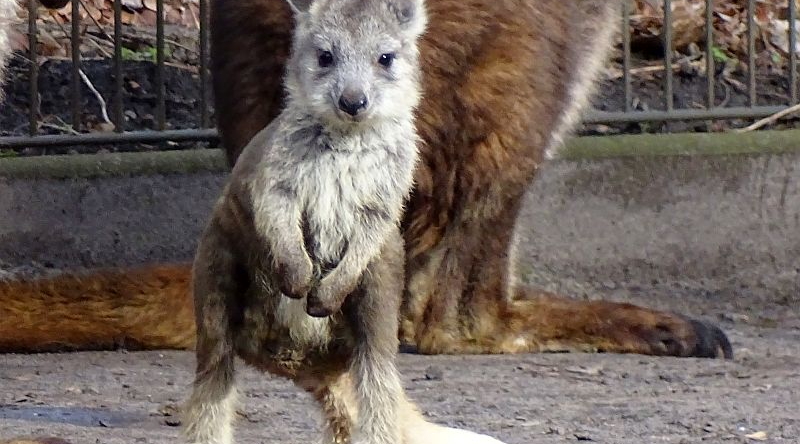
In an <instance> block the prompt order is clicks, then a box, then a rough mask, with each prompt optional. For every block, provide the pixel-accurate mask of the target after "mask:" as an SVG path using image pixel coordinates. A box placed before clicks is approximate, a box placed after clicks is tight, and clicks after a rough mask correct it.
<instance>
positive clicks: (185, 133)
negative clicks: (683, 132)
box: [0, 0, 798, 148]
mask: <svg viewBox="0 0 800 444" xmlns="http://www.w3.org/2000/svg"><path fill="white" fill-rule="evenodd" d="M705 1H706V7H705V11H706V12H705V43H704V45H705V48H703V51H704V59H705V64H706V66H705V71H706V73H710V74H711V75H708V74H707V75H706V85H705V88H706V100H705V104H704V107H703V108H702V109H698V108H696V107H693V108H686V107H676V106H675V103H674V99H673V93H674V74H673V64H674V62H675V61H674V60H673V56H672V55H673V48H672V31H673V29H672V24H673V23H672V3H673V2H672V1H671V0H663V14H664V27H663V39H662V41H663V45H664V48H663V54H664V56H663V79H662V86H663V95H664V103H663V105H664V106H663V108H662V109H648V110H636V109H634V107H633V101H634V100H633V98H634V91H633V88H632V78H633V77H632V74H631V72H632V71H631V61H632V55H631V54H632V53H631V34H630V14H631V11H630V4H629V2H626V4H625V7H624V8H623V12H622V17H621V21H620V23H621V25H622V31H623V32H622V68H623V69H622V85H623V87H622V92H621V94H622V95H624V100H623V104H624V105H623V106H622V107H621V109H619V110H606V111H600V110H598V109H592V110H590V111H589V112H588V113H587V114H586V115H585V118H584V123H587V124H615V123H616V124H619V123H626V122H659V121H660V122H667V121H675V120H683V121H686V120H712V119H723V120H724V119H738V118H758V117H764V116H769V115H772V114H774V113H777V112H780V111H782V110H786V109H787V107H789V106H792V105H795V104H797V103H798V90H797V72H796V64H797V55H796V51H795V48H796V43H797V41H796V40H797V36H796V31H795V21H796V14H797V11H796V5H795V2H794V1H793V0H790V1H789V4H788V8H789V9H788V19H787V20H788V23H789V26H788V34H789V35H788V39H789V48H790V51H789V69H788V74H787V76H788V79H787V83H788V86H787V100H786V103H785V104H771V105H759V104H758V103H757V95H756V91H757V89H756V88H757V80H756V66H755V63H756V62H755V42H756V32H757V31H756V26H755V23H754V15H755V14H754V13H755V8H756V3H757V1H756V0H746V1H747V12H748V14H747V17H748V20H747V33H746V35H747V45H748V60H747V67H748V69H747V81H746V88H747V101H746V104H744V105H743V106H727V105H724V106H719V105H718V104H717V103H715V102H716V100H715V97H716V95H715V87H716V86H715V81H716V80H715V75H713V73H714V72H715V69H716V67H715V60H714V55H713V54H712V52H713V47H714V30H713V26H712V20H713V18H714V16H713V14H714V11H713V5H714V0H705ZM82 7H85V5H84V4H83V3H82V0H71V8H72V16H71V17H72V19H71V23H70V24H71V28H70V29H71V36H70V40H71V68H70V69H71V86H70V100H69V103H66V104H64V106H69V107H70V112H69V114H70V117H71V122H68V123H69V125H70V126H71V131H69V133H68V134H67V133H62V134H42V131H41V125H40V92H41V91H40V90H39V65H38V63H36V62H35V61H36V60H37V57H38V56H39V54H37V42H38V32H37V14H38V2H37V1H36V0H30V1H29V2H28V9H27V12H28V45H29V51H28V54H27V55H26V56H27V59H28V60H27V62H28V63H27V64H28V68H27V69H28V77H29V81H28V83H29V91H28V93H29V96H28V103H27V106H28V110H27V114H28V115H27V125H26V126H27V128H26V129H27V131H25V134H12V135H8V136H2V137H0V148H22V147H53V146H74V145H97V144H120V143H157V142H163V141H174V142H179V141H185V142H187V141H213V140H215V139H216V138H217V132H216V129H215V128H214V127H213V125H212V121H211V113H212V110H211V100H210V97H211V88H210V84H209V72H208V65H209V57H208V55H209V50H208V23H209V11H208V0H199V21H200V26H199V40H198V43H197V48H196V50H197V52H198V54H199V57H198V59H199V71H198V75H199V78H200V94H199V95H200V97H199V110H197V113H199V122H198V124H197V125H195V127H192V128H184V129H167V127H168V125H167V119H166V114H167V109H166V107H167V102H166V98H165V87H164V72H165V44H166V43H165V33H164V29H165V20H164V0H157V2H156V17H157V20H156V44H155V60H154V63H155V75H154V80H153V81H154V84H155V91H156V93H155V94H156V106H155V113H154V118H153V124H152V128H149V129H136V130H129V129H127V128H126V123H125V111H126V110H125V109H124V106H123V94H124V91H123V64H124V63H126V62H125V60H123V57H122V55H123V25H122V20H121V17H122V12H123V5H122V2H121V0H116V1H114V3H113V7H114V24H113V37H112V36H110V35H109V38H111V39H113V69H112V76H111V77H112V78H113V92H112V93H111V94H110V97H111V100H110V102H111V103H110V106H109V107H108V108H109V109H110V112H108V113H105V110H106V107H105V106H104V108H103V109H104V114H106V115H107V117H106V118H107V119H108V120H109V121H110V122H111V123H113V131H104V132H97V131H94V132H93V131H88V130H86V129H85V128H83V125H82V118H83V109H82V106H81V103H82V98H83V95H85V94H92V93H96V91H87V87H86V86H87V85H88V83H87V82H86V79H85V74H84V72H83V71H82V69H81V68H82V63H83V61H82V59H81V50H80V43H81V20H80V14H79V12H80V8H82ZM88 89H91V88H88ZM0 130H4V131H6V132H8V128H0ZM18 133H19V131H18Z"/></svg>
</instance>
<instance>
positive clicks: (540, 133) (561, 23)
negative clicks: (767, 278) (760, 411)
mask: <svg viewBox="0 0 800 444" xmlns="http://www.w3.org/2000/svg"><path fill="white" fill-rule="evenodd" d="M512 4H513V6H512ZM505 5H506V6H509V8H507V9H502V8H500V7H497V8H494V9H489V11H491V13H490V14H493V15H491V17H490V18H489V17H487V16H486V15H487V13H486V11H477V10H476V9H473V8H476V7H475V5H474V4H465V5H463V6H460V5H456V4H454V3H453V2H448V1H438V2H437V1H432V2H431V8H430V16H431V21H430V29H429V34H428V35H429V36H432V37H433V36H435V39H434V38H431V39H430V40H427V41H426V42H425V43H427V45H425V46H423V47H422V54H423V56H424V58H423V63H422V66H423V67H427V68H429V71H428V76H427V77H426V83H425V84H426V94H428V96H429V97H435V98H436V99H435V100H431V101H428V103H427V104H426V105H428V106H427V107H426V108H423V110H422V111H421V112H420V113H419V122H420V132H421V134H423V135H425V137H426V142H427V148H428V149H427V150H426V151H424V152H423V159H424V162H423V167H422V168H420V169H419V170H418V172H417V189H416V190H415V193H414V195H413V196H412V201H411V203H410V205H409V211H408V213H407V215H406V216H407V217H406V221H405V222H406V224H405V227H406V231H405V235H406V240H407V245H408V261H409V262H408V282H407V288H406V297H405V301H404V305H403V309H402V315H403V318H402V326H401V339H402V341H403V343H404V344H405V345H406V346H408V347H409V348H416V349H417V350H418V351H420V352H423V353H511V352H526V351H545V350H583V351H596V350H601V351H608V352H619V353H644V354H653V355H676V356H702V357H712V356H717V355H720V354H722V355H725V356H726V357H728V356H730V354H731V350H730V344H729V343H728V340H727V338H726V337H725V335H724V334H723V333H722V332H721V331H720V330H719V329H718V328H716V327H714V326H710V325H708V324H704V323H702V322H697V321H693V320H691V319H687V318H684V317H682V316H678V315H674V314H670V313H664V312H658V311H654V310H650V309H647V308H643V307H637V306H634V305H630V304H618V303H612V302H606V301H594V302H588V301H579V300H574V299H569V298H564V297H559V296H557V295H551V294H546V293H543V292H540V291H537V290H535V289H531V288H525V287H521V286H515V285H514V279H513V278H514V267H513V265H514V263H513V262H514V257H513V256H514V251H513V241H514V239H513V237H514V236H513V231H514V227H515V223H516V219H517V216H518V211H519V208H520V205H521V199H522V197H523V194H524V191H525V188H526V187H527V186H528V184H529V183H530V181H531V180H532V179H533V177H534V175H535V172H536V170H537V168H538V167H539V166H540V164H541V162H542V161H543V158H544V157H545V152H546V151H547V152H548V154H552V152H554V151H556V150H557V148H558V144H559V142H560V140H561V139H562V138H563V137H564V136H565V135H566V133H567V132H568V131H569V130H570V128H571V127H572V126H573V125H574V123H575V122H577V121H578V120H579V116H580V112H581V111H582V110H583V109H584V108H585V105H586V104H587V102H588V97H589V93H590V91H591V84H592V81H593V80H594V78H595V77H596V76H597V75H598V73H599V69H600V68H601V67H602V65H603V64H604V63H605V60H606V58H605V54H606V53H607V50H608V49H609V48H610V47H611V43H612V38H613V35H614V34H613V30H615V29H616V27H615V25H614V23H616V20H617V17H618V15H617V13H618V6H619V2H613V1H611V2H610V1H607V0H580V1H577V0H576V1H562V0H543V1H538V2H523V1H519V2H505ZM454 15H458V16H461V21H460V23H466V24H468V26H467V27H466V28H467V29H469V33H465V32H464V30H463V29H464V28H462V27H461V26H459V27H456V26H454V25H452V21H450V20H448V18H449V17H452V16H454ZM498 22H499V23H503V26H502V27H497V26H496V23H498ZM459 55H464V56H465V57H464V58H463V59H459V58H457V57H458V56H459ZM465 67H466V68H465ZM452 78H458V79H459V81H458V82H457V86H455V87H454V86H453V82H452V80H451V79H452ZM454 112H455V113H456V114H455V115H453V113H454Z"/></svg>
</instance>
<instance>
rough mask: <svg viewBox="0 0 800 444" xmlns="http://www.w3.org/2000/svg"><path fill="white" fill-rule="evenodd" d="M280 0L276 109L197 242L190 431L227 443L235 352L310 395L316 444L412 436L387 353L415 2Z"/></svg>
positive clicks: (399, 286)
mask: <svg viewBox="0 0 800 444" xmlns="http://www.w3.org/2000/svg"><path fill="white" fill-rule="evenodd" d="M287 2H288V3H289V5H290V6H292V8H293V11H294V16H295V21H296V27H295V31H294V35H293V39H292V41H293V44H292V49H291V54H292V55H291V56H290V58H289V60H288V63H287V68H286V75H285V88H286V92H287V99H286V104H285V106H284V108H283V110H282V111H281V113H280V114H279V115H278V116H277V117H276V118H275V119H274V120H272V121H271V122H270V123H269V124H268V125H267V126H266V127H265V128H264V129H263V130H262V131H260V132H259V133H258V134H257V135H256V136H255V137H254V138H253V139H252V140H251V141H250V143H249V144H248V145H247V147H245V148H244V150H243V151H242V154H241V161H240V162H238V163H237V164H236V165H235V166H234V167H233V171H232V174H231V177H230V180H229V182H228V184H227V185H226V186H225V188H224V190H223V192H222V196H221V197H220V198H219V200H218V201H217V204H216V206H215V208H214V210H213V212H212V215H211V220H210V222H209V224H208V225H207V227H206V230H205V232H204V233H203V235H202V237H201V239H200V243H199V245H198V248H197V254H196V258H195V262H194V266H193V278H192V285H193V293H194V299H195V315H196V323H197V344H196V358H197V363H196V375H195V381H194V385H193V390H192V394H191V397H190V399H189V402H188V403H187V408H186V413H185V415H186V419H187V421H186V423H187V425H186V427H185V431H186V435H187V436H188V438H189V440H190V442H192V443H202V444H227V443H230V442H232V428H231V423H232V420H233V413H234V399H235V398H234V396H235V388H234V357H235V356H238V357H240V358H242V359H243V360H244V361H245V362H246V363H248V364H250V365H252V366H254V367H256V368H259V369H261V370H263V371H267V372H270V373H272V374H275V375H279V376H283V377H288V378H290V379H292V380H293V381H294V382H295V383H296V384H297V385H298V386H300V387H302V388H304V389H306V390H308V391H309V392H311V393H312V394H314V396H316V399H317V400H318V401H319V403H320V405H321V407H322V410H323V412H324V414H325V416H326V420H327V427H326V432H325V439H324V442H326V443H332V444H333V443H346V442H354V443H364V444H367V443H368V444H398V443H403V442H415V441H414V439H415V436H418V435H416V434H417V433H418V429H417V426H416V425H414V423H415V422H419V421H414V417H413V408H412V407H411V404H410V402H408V400H406V399H405V397H404V393H403V388H402V385H401V382H400V377H399V374H398V371H397V369H396V366H395V357H396V354H397V349H398V337H397V331H398V316H397V314H398V312H399V306H400V299H401V297H402V291H403V273H402V270H403V261H404V250H403V241H402V237H401V235H400V230H399V221H400V216H401V214H402V205H403V201H404V199H406V198H407V196H408V193H409V191H410V189H411V185H412V179H413V172H414V167H415V165H416V161H417V143H418V141H417V135H416V132H415V129H414V115H413V110H414V108H415V107H416V106H417V104H418V101H419V98H420V87H419V80H418V77H419V63H418V49H417V39H418V38H419V36H420V35H421V34H422V33H423V32H424V29H425V23H426V14H425V8H424V5H423V2H422V0H310V1H306V2H300V1H299V0H294V1H292V0H287ZM442 429H444V428H442ZM459 433H460V434H459V436H462V435H463V433H467V434H468V433H469V432H459ZM407 434H408V435H409V438H408V439H407V440H406V439H405V438H404V436H405V435H407ZM411 434H414V435H413V436H410V435H411ZM468 436H472V437H473V438H476V439H478V438H480V436H481V435H468ZM484 438H485V439H484ZM484 438H480V439H483V441H480V442H486V443H489V442H494V441H493V440H491V439H490V438H488V437H484ZM426 439H427V438H426ZM417 442H418V441H417ZM450 442H452V441H450Z"/></svg>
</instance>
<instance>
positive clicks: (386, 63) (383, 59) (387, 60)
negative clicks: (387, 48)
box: [378, 52, 394, 68]
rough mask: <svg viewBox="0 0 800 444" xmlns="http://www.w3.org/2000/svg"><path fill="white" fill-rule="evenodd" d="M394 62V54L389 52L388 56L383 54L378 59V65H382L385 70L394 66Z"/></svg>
mask: <svg viewBox="0 0 800 444" xmlns="http://www.w3.org/2000/svg"><path fill="white" fill-rule="evenodd" d="M392 62H394V53H391V52H389V53H386V54H381V56H380V57H378V63H380V64H381V66H383V67H384V68H388V67H390V66H392Z"/></svg>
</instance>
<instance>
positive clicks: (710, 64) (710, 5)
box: [706, 0, 716, 109]
mask: <svg viewBox="0 0 800 444" xmlns="http://www.w3.org/2000/svg"><path fill="white" fill-rule="evenodd" d="M715 70H716V68H715V67H714V0H706V78H707V80H708V84H707V85H706V86H707V87H708V102H707V104H706V107H707V108H708V109H711V108H713V107H714V105H715V102H716V100H715V99H716V94H715V93H714V73H715Z"/></svg>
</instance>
